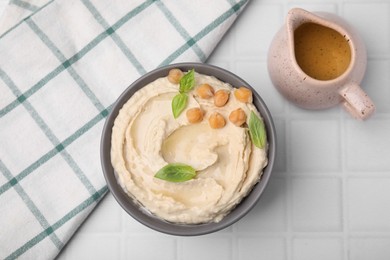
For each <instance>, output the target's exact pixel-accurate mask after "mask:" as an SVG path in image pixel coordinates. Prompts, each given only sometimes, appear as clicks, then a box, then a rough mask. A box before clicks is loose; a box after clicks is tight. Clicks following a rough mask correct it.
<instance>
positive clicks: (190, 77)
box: [179, 69, 195, 93]
mask: <svg viewBox="0 0 390 260" xmlns="http://www.w3.org/2000/svg"><path fill="white" fill-rule="evenodd" d="M194 85H195V70H194V69H192V70H190V71H189V72H187V73H186V74H185V75H184V76H183V77H182V78H181V79H180V87H179V92H180V93H188V92H189V91H190V90H192V89H193V88H194Z"/></svg>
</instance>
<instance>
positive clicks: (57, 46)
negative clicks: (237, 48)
mask: <svg viewBox="0 0 390 260" xmlns="http://www.w3.org/2000/svg"><path fill="white" fill-rule="evenodd" d="M246 3H247V0H213V1H208V0H191V1H181V0H174V1H157V0H132V1H129V0H113V1H106V0H51V1H47V0H46V1H42V0H35V1H27V0H11V2H10V4H9V6H8V7H7V9H6V11H5V13H4V16H3V18H2V20H1V26H0V29H1V30H0V31H1V32H2V35H1V36H0V258H1V259H4V258H5V259H14V258H22V259H23V258H24V259H48V258H54V257H55V256H56V255H57V254H58V252H59V251H60V250H61V249H62V248H63V247H64V245H65V243H66V242H67V241H68V240H69V238H70V237H71V235H72V234H73V233H74V232H75V230H76V229H77V228H78V227H79V225H80V224H81V223H82V222H83V220H84V219H85V218H86V217H87V215H88V214H89V213H90V212H91V211H92V209H93V208H94V207H95V206H96V204H97V203H98V202H99V200H100V199H101V198H102V197H103V196H104V194H105V193H106V192H107V187H106V184H105V181H104V178H103V175H102V170H101V167H100V159H99V146H100V135H101V130H102V126H103V123H104V119H105V117H106V116H107V114H108V113H109V111H110V108H111V106H112V104H113V102H114V101H115V100H116V99H117V98H118V96H119V95H120V94H121V92H122V91H123V90H125V88H126V87H127V86H129V85H130V84H131V83H132V82H133V81H134V80H135V79H137V78H138V77H140V76H141V75H143V74H144V73H146V72H148V71H150V70H152V69H155V68H157V67H159V66H162V65H166V64H170V63H175V62H182V61H200V62H204V61H205V60H206V59H207V57H208V56H209V54H210V53H211V52H212V50H213V49H214V47H215V46H216V45H217V43H218V42H219V40H220V39H221V38H222V36H223V34H224V33H225V32H226V31H227V30H228V28H229V27H230V26H231V25H232V23H233V22H234V20H235V19H236V17H237V16H238V14H239V13H240V12H241V11H242V10H243V8H244V7H245V5H246Z"/></svg>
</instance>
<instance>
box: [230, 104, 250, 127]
mask: <svg viewBox="0 0 390 260" xmlns="http://www.w3.org/2000/svg"><path fill="white" fill-rule="evenodd" d="M229 120H230V122H232V123H233V124H235V125H236V126H241V125H242V124H244V123H245V122H246V114H245V112H244V110H242V109H241V108H238V109H236V110H233V111H232V112H231V113H230V115H229Z"/></svg>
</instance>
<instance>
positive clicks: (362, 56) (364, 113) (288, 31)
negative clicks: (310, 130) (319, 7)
mask: <svg viewBox="0 0 390 260" xmlns="http://www.w3.org/2000/svg"><path fill="white" fill-rule="evenodd" d="M305 23H311V24H317V25H321V26H323V27H326V28H330V29H333V30H334V31H336V32H338V33H339V34H340V35H341V36H342V37H344V38H345V40H346V42H347V43H348V45H349V47H350V62H349V65H348V66H347V67H346V69H345V71H344V72H343V73H342V74H341V75H339V76H337V77H336V78H333V79H329V80H319V79H316V78H314V77H312V76H310V75H308V74H307V73H306V72H305V71H304V70H303V69H302V68H301V67H300V65H298V63H297V59H296V58H297V57H296V56H295V54H296V53H295V47H294V40H295V39H294V32H295V30H296V29H297V28H298V27H299V26H301V25H303V24H305ZM366 64H367V54H366V48H365V45H364V43H363V41H362V39H361V38H360V37H359V35H358V34H357V33H356V32H355V31H354V29H353V28H352V27H351V26H350V25H349V24H348V23H347V22H345V21H344V20H343V19H341V18H340V17H339V16H336V15H334V14H331V13H325V12H316V13H311V12H308V11H306V10H303V9H300V8H294V9H291V10H290V11H289V12H288V14H287V17H286V23H285V25H284V26H283V27H282V28H281V29H280V30H279V32H278V33H277V34H276V35H275V37H274V39H273V41H272V43H271V46H270V49H269V53H268V70H269V74H270V77H271V80H272V82H273V84H274V85H275V87H276V88H277V89H278V90H279V92H280V93H281V94H282V95H283V96H284V97H286V98H287V99H288V100H290V101H291V102H293V103H295V104H296V105H298V106H300V107H302V108H306V109H324V108H329V107H332V106H335V105H337V104H339V103H342V104H343V105H344V107H345V108H346V110H347V111H348V112H349V113H350V114H351V115H352V116H353V117H355V118H359V119H366V118H368V117H369V116H370V115H371V114H372V113H373V112H374V110H375V106H374V104H373V102H372V100H371V99H370V98H369V97H368V96H367V94H366V93H365V92H364V91H363V90H362V88H361V87H360V83H361V81H362V79H363V77H364V73H365V70H366Z"/></svg>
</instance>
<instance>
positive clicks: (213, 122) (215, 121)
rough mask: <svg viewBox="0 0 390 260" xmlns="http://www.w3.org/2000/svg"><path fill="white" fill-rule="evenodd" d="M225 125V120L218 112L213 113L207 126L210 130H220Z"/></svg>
mask: <svg viewBox="0 0 390 260" xmlns="http://www.w3.org/2000/svg"><path fill="white" fill-rule="evenodd" d="M225 124H226V122H225V118H223V116H222V115H221V114H220V113H218V112H215V113H213V114H212V115H211V116H210V118H209V125H210V126H211V128H214V129H217V128H222V127H224V126H225Z"/></svg>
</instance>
